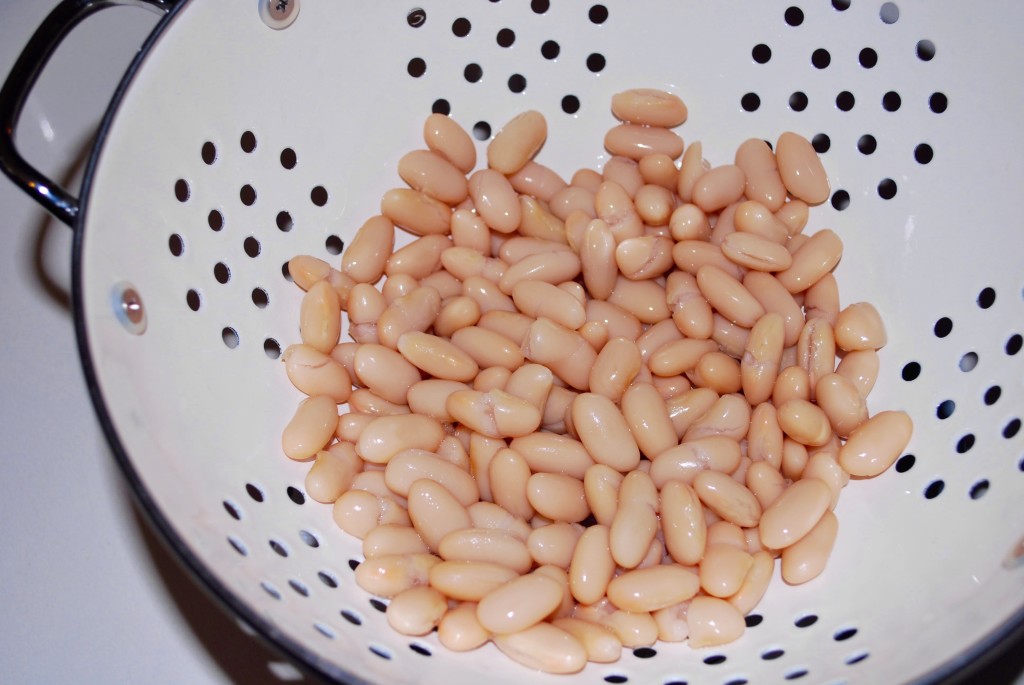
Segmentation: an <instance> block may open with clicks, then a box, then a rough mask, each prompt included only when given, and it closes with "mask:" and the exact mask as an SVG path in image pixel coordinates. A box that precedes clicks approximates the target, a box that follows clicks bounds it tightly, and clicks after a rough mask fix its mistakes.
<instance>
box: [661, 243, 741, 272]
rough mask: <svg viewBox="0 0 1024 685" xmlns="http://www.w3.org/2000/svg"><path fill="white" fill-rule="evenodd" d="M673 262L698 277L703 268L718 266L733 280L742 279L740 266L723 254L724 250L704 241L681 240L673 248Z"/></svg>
mask: <svg viewBox="0 0 1024 685" xmlns="http://www.w3.org/2000/svg"><path fill="white" fill-rule="evenodd" d="M672 260H673V261H674V262H675V263H676V266H677V267H678V268H679V269H681V270H682V271H685V272H686V273H689V274H693V275H697V271H698V270H700V268H701V267H702V266H705V265H711V266H717V267H718V268H719V269H721V270H722V271H724V272H725V273H727V274H729V275H730V276H732V277H733V278H737V279H738V278H742V276H743V272H742V270H741V268H740V266H739V265H738V264H736V263H735V262H733V261H732V260H731V259H729V258H728V257H726V256H725V255H724V254H722V248H720V247H719V246H718V245H714V244H712V243H709V242H706V241H704V240H693V239H688V240H680V241H679V242H677V243H676V244H675V247H673V248H672Z"/></svg>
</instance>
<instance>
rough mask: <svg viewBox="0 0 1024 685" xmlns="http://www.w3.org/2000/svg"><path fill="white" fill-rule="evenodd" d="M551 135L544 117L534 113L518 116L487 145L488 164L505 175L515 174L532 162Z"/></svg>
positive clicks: (526, 112) (533, 111) (528, 111)
mask: <svg viewBox="0 0 1024 685" xmlns="http://www.w3.org/2000/svg"><path fill="white" fill-rule="evenodd" d="M547 135H548V125H547V121H545V119H544V115H543V114H541V113H540V112H537V111H535V110H527V111H525V112H523V113H521V114H517V115H516V116H515V117H513V118H512V120H511V121H509V122H508V123H507V124H505V125H504V126H503V127H502V128H501V130H499V131H498V132H497V133H496V134H495V135H494V138H492V139H491V142H490V143H489V144H488V145H487V165H488V166H489V167H491V168H492V169H495V170H496V171H499V172H501V173H503V174H505V175H506V176H507V175H510V174H514V173H516V172H517V171H519V170H520V169H522V168H523V166H524V165H525V164H526V163H527V162H528V161H530V160H531V159H532V158H533V156H534V155H536V154H537V151H538V150H539V149H540V147H541V145H543V144H544V140H545V139H546V138H547Z"/></svg>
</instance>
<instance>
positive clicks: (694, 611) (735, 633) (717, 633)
mask: <svg viewBox="0 0 1024 685" xmlns="http://www.w3.org/2000/svg"><path fill="white" fill-rule="evenodd" d="M686 621H687V623H688V625H689V628H690V637H689V644H690V646H691V647H694V648H700V647H713V646H715V645H721V644H725V643H727V642H732V641H734V640H737V639H739V637H740V636H741V635H742V634H743V631H744V628H745V627H746V626H745V624H744V622H743V614H741V613H740V612H739V610H738V609H737V608H736V607H734V606H733V605H732V604H730V603H729V602H727V601H725V600H724V599H719V598H718V597H706V596H703V595H699V596H697V597H694V598H693V599H692V600H690V606H689V608H688V609H687V611H686Z"/></svg>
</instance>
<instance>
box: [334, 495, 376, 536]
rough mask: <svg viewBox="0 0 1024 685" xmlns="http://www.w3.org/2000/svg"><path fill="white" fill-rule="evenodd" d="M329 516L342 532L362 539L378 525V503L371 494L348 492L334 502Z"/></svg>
mask: <svg viewBox="0 0 1024 685" xmlns="http://www.w3.org/2000/svg"><path fill="white" fill-rule="evenodd" d="M331 516H332V518H333V519H334V523H335V524H336V525H337V526H338V527H339V528H341V529H342V530H343V531H345V532H346V533H348V534H349V535H352V536H354V537H356V538H359V539H362V538H364V537H366V535H367V533H369V532H370V531H371V530H373V529H374V528H376V527H377V525H378V522H379V518H380V502H379V499H378V497H377V495H375V494H373V493H372V492H367V491H366V490H349V491H348V492H344V493H342V494H341V495H340V496H339V497H338V499H337V500H335V502H334V507H333V508H332V510H331Z"/></svg>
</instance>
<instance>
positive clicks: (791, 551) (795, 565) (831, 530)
mask: <svg viewBox="0 0 1024 685" xmlns="http://www.w3.org/2000/svg"><path fill="white" fill-rule="evenodd" d="M838 530H839V521H838V519H836V516H835V514H833V513H832V512H831V511H826V512H825V513H824V514H823V515H822V517H821V520H820V521H818V523H817V524H816V525H815V526H814V528H812V529H811V531H810V532H809V533H807V535H805V536H804V537H802V538H800V539H799V540H797V541H796V542H794V543H793V544H792V545H790V546H789V547H787V548H786V549H784V550H782V579H783V580H784V581H786V582H787V583H789V584H790V585H798V584H800V583H806V582H807V581H809V580H811V579H812V578H816V577H818V576H819V575H821V572H822V571H823V570H824V569H825V562H827V561H828V557H829V555H830V554H831V553H832V547H833V545H835V541H836V534H837V532H838Z"/></svg>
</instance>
